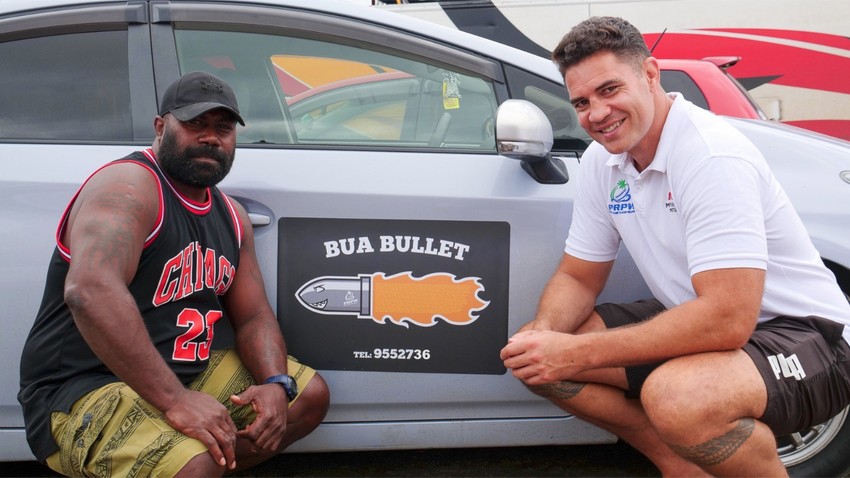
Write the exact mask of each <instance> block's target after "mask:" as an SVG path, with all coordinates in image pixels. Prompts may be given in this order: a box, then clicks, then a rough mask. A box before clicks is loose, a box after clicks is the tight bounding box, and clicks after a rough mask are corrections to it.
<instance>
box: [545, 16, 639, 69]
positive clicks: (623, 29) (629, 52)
mask: <svg viewBox="0 0 850 478" xmlns="http://www.w3.org/2000/svg"><path fill="white" fill-rule="evenodd" d="M603 51H608V52H611V53H613V54H614V55H616V56H617V58H619V59H621V60H624V61H630V62H632V63H633V64H634V65H635V66H636V67H637V66H639V65H640V64H641V63H643V60H645V59H646V58H647V57H649V48H647V47H646V41H645V40H644V39H643V36H642V35H641V33H640V31H638V29H637V28H635V26H634V25H632V24H631V23H629V22H627V21H626V20H623V19H622V18H619V17H590V18H588V19H587V20H585V21H583V22H581V23H579V24H578V25H576V26H574V27H573V28H572V30H570V31H569V33H567V34H566V35H564V38H562V39H561V42H560V43H558V46H556V47H555V50H554V51H552V61H554V62H555V64H556V65H558V70H559V71H560V72H561V76H564V74H565V73H566V72H567V70H568V69H569V68H570V67H572V66H575V65H576V64H578V63H580V62H581V61H583V60H584V59H586V58H588V57H590V56H593V55H595V54H596V53H599V52H603Z"/></svg>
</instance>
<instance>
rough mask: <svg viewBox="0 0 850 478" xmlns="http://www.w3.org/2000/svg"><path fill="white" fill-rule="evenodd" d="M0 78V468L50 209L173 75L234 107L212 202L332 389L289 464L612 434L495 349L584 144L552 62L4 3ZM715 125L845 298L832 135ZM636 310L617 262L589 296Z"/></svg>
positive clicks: (194, 17) (199, 14)
mask: <svg viewBox="0 0 850 478" xmlns="http://www.w3.org/2000/svg"><path fill="white" fill-rule="evenodd" d="M0 65H2V67H1V68H0V159H2V162H3V164H4V165H5V168H4V173H3V174H2V175H0V192H2V197H3V198H5V200H6V206H5V207H4V208H3V209H2V212H0V259H2V264H3V265H2V267H3V272H4V273H3V274H2V276H0V291H2V292H0V294H2V297H0V303H2V304H3V314H2V319H0V320H2V333H1V334H0V358H2V361H3V362H4V363H6V364H7V365H6V366H5V367H3V368H2V369H0V385H2V386H0V460H7V461H8V460H28V459H31V458H32V455H31V453H30V451H29V449H28V447H27V445H26V442H25V439H24V432H23V425H24V424H23V418H22V416H21V410H20V407H19V405H18V402H17V399H16V392H17V390H18V374H19V357H20V352H21V348H22V345H23V342H24V338H25V336H26V334H27V332H28V331H29V328H30V326H31V324H32V321H33V318H34V316H35V313H36V310H37V309H38V306H39V303H40V300H41V294H42V290H43V283H44V279H45V274H46V269H47V263H48V259H49V257H50V254H51V250H52V248H53V247H54V236H55V231H56V227H57V221H58V219H59V217H60V215H61V213H62V211H63V208H64V207H65V205H66V204H67V202H68V200H69V199H70V198H71V196H72V195H73V194H74V192H75V191H76V189H77V188H78V187H79V185H80V184H81V183H82V181H84V180H85V179H86V177H87V176H88V175H89V174H91V173H92V172H93V171H94V170H95V169H96V168H97V167H99V166H100V165H102V164H104V163H106V162H108V161H110V160H113V159H116V158H120V157H123V156H124V155H126V154H127V153H129V152H131V151H133V150H136V149H142V148H144V147H146V146H148V145H149V144H150V143H151V141H152V139H153V136H154V135H153V128H152V123H153V117H154V115H155V114H156V110H157V108H156V105H157V101H158V97H159V95H161V94H162V92H163V90H164V88H165V86H166V85H168V84H169V83H170V82H171V81H173V80H174V79H175V78H177V77H178V76H179V75H180V74H181V73H184V72H188V71H193V70H205V71H210V72H213V73H215V74H217V75H219V76H221V77H223V78H225V79H226V80H227V81H228V82H230V83H231V84H232V85H233V86H234V89H235V91H236V92H237V96H238V99H239V103H240V107H241V110H242V116H243V117H244V118H245V120H246V123H247V124H246V126H245V127H244V128H241V129H240V132H239V151H238V152H237V160H236V163H235V165H234V167H233V170H232V171H231V173H230V175H229V176H228V177H227V178H226V180H225V181H224V182H223V183H222V188H223V189H224V190H225V191H226V192H227V193H229V194H230V195H232V196H234V197H235V198H237V199H238V200H240V201H241V202H242V204H244V206H245V207H246V208H247V209H248V211H249V213H250V215H251V219H252V222H253V225H254V228H255V231H256V246H257V254H258V256H259V258H260V261H261V264H262V271H263V274H264V278H265V282H266V287H267V289H268V295H269V297H270V299H271V301H272V305H273V306H274V307H275V308H276V310H277V313H278V317H279V320H280V324H281V327H282V329H283V331H284V333H285V336H286V339H287V343H288V345H289V349H290V352H291V353H292V354H293V355H295V356H296V357H298V358H299V359H300V360H302V361H304V362H306V363H309V364H310V365H312V366H314V367H316V368H317V369H319V370H320V371H321V373H322V375H323V376H324V377H325V378H326V380H327V381H328V383H329V386H330V388H331V395H332V403H331V409H330V412H329V414H328V415H327V419H326V420H325V422H324V423H323V424H322V425H321V426H320V427H319V428H318V429H317V430H316V431H315V432H314V433H313V434H311V435H309V436H308V437H307V438H305V439H303V440H301V441H299V442H297V443H296V444H295V445H293V446H292V447H291V448H290V449H289V450H291V451H293V452H298V451H342V450H375V449H411V448H434V447H441V448H448V447H501V446H522V445H552V444H590V443H611V442H614V441H616V437H615V436H613V435H611V434H610V433H608V432H605V431H603V430H601V429H599V428H596V427H594V426H592V425H590V424H588V423H586V422H583V421H581V420H579V419H577V418H575V417H572V416H570V415H568V414H565V413H564V412H563V411H561V410H560V409H558V408H556V407H554V406H553V405H552V404H551V403H549V402H548V401H546V400H544V399H542V398H540V397H537V396H535V395H533V394H532V393H530V392H529V391H528V390H526V389H525V388H524V386H523V385H522V384H521V383H520V382H519V381H517V380H516V379H514V378H513V377H512V376H511V375H510V374H509V373H508V372H507V371H506V370H505V368H504V367H503V366H502V363H501V361H500V360H499V354H498V351H499V350H500V349H501V347H502V346H503V345H504V343H505V342H506V341H507V338H508V337H509V335H510V334H512V333H513V332H514V331H516V330H517V329H518V328H519V327H520V326H521V325H522V324H524V323H525V322H527V321H528V320H530V319H531V318H533V316H534V313H535V309H536V305H537V301H538V298H539V295H540V293H541V291H542V288H543V286H544V284H545V283H546V281H547V280H548V278H549V276H550V275H551V273H552V272H553V270H554V268H555V266H556V264H557V263H558V261H559V258H560V256H561V254H562V250H563V241H564V238H565V237H566V234H567V229H568V226H569V224H570V219H571V214H572V200H573V197H574V194H575V191H576V183H575V179H574V178H576V177H577V174H576V173H577V168H578V167H579V160H580V157H581V153H582V151H583V150H584V148H585V147H586V145H587V142H588V139H587V137H586V135H585V134H584V132H583V131H581V129H580V127H579V125H578V122H577V120H576V117H575V114H574V112H573V111H572V109H571V107H570V106H569V102H568V100H567V96H566V93H565V91H564V88H563V82H562V79H561V78H559V75H558V73H557V71H556V68H555V67H554V66H553V65H552V64H551V63H550V62H549V61H547V60H545V59H542V58H539V57H536V56H534V55H531V54H527V53H524V52H521V51H519V50H515V49H512V48H510V47H507V46H504V45H500V44H497V43H494V42H490V41H487V40H484V39H481V38H478V37H474V36H470V35H467V34H464V33H462V32H459V31H456V30H451V29H445V28H442V27H439V26H436V25H434V24H430V23H425V22H421V21H417V20H415V19H412V18H408V17H403V16H401V15H398V14H395V13H391V12H386V11H380V10H378V9H373V8H368V7H360V6H357V5H354V4H352V3H351V2H341V3H331V2H324V1H314V2H302V1H298V0H253V1H250V2H249V1H241V0H229V1H226V2H224V1H222V2H204V1H193V0H184V1H171V2H169V1H144V0H134V1H125V2H122V1H115V0H3V1H2V2H0ZM507 100H512V101H511V102H509V103H506V101H507ZM501 105H503V107H502V108H500V106H501ZM532 105H533V106H532ZM541 112H542V114H539V113H541ZM730 121H731V122H733V124H734V125H735V126H736V127H738V128H740V129H741V130H742V131H743V132H744V133H745V134H746V135H747V136H749V137H750V138H751V139H752V140H753V141H754V142H755V143H756V144H757V145H758V146H759V147H760V148H762V150H763V151H764V153H765V155H766V156H767V157H768V159H769V161H770V163H771V165H772V167H773V168H774V171H775V173H776V174H777V176H778V177H779V178H780V180H781V181H782V183H783V185H784V186H785V188H786V190H787V191H788V194H789V195H790V197H791V199H792V200H793V202H794V204H795V205H796V207H797V209H798V210H799V212H800V214H801V215H802V217H803V219H804V221H805V223H806V225H807V227H808V228H809V232H810V233H811V236H812V238H813V240H814V242H815V245H816V246H817V247H818V249H819V250H820V252H821V254H822V256H823V258H824V261H825V262H826V263H827V264H828V265H829V267H830V268H831V269H832V270H833V271H835V273H836V275H837V277H838V279H839V281H840V282H841V285H842V288H843V289H844V290H845V291H848V290H850V272H848V271H850V241H848V239H847V224H848V220H847V217H848V216H847V212H846V205H847V204H850V144H848V143H846V142H841V141H838V140H834V139H830V138H826V137H819V136H815V135H813V134H809V133H806V132H804V131H802V130H795V129H791V128H788V127H783V126H782V125H779V124H772V123H768V122H765V121H758V120H733V119H730ZM497 145H498V148H497ZM499 151H501V152H502V153H503V154H499ZM647 295H648V290H647V288H646V286H645V284H643V282H642V280H641V279H640V276H639V274H638V273H637V270H636V269H635V267H634V265H633V264H632V263H631V262H630V259H629V257H628V255H627V254H626V253H625V251H623V254H622V257H621V258H620V260H618V261H617V265H616V267H615V270H614V273H613V276H612V279H611V281H610V283H609V284H608V286H607V288H606V289H605V291H604V293H603V296H602V297H601V300H616V301H628V300H634V299H639V298H643V297H645V296H647ZM120 319H121V318H120V317H116V320H120ZM230 339H231V337H229V335H228V333H227V330H217V334H216V340H217V344H226V343H227V341H228V340H230ZM848 433H850V426H848V425H846V422H845V414H841V415H839V416H838V417H836V418H834V419H832V420H831V421H829V422H827V423H826V424H824V425H823V426H821V427H816V428H814V429H812V430H811V431H809V432H807V433H802V434H798V435H795V436H793V437H783V438H781V439H780V441H779V442H778V443H779V447H780V451H781V453H782V456H783V459H784V460H785V462H786V464H787V465H788V466H790V467H792V468H791V471H792V473H802V474H816V475H827V474H836V473H840V472H841V471H843V470H844V469H846V468H847V467H848V465H850V459H848V457H847V456H846V454H845V453H844V449H845V448H846V446H847V443H848V436H847V435H848Z"/></svg>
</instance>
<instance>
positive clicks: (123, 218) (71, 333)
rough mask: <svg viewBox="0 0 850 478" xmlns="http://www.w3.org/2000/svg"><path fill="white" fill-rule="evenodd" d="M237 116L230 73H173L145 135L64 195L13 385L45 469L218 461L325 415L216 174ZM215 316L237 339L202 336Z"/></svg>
mask: <svg viewBox="0 0 850 478" xmlns="http://www.w3.org/2000/svg"><path fill="white" fill-rule="evenodd" d="M237 122H238V123H240V124H242V125H244V121H243V119H242V117H241V116H240V114H239V107H238V105H237V103H236V98H235V96H234V94H233V91H232V89H231V88H230V86H229V85H227V84H226V83H225V82H224V81H222V80H221V79H219V78H216V77H215V76H213V75H210V74H208V73H202V72H194V73H189V74H187V75H185V76H183V77H182V78H180V79H179V80H177V81H176V82H175V83H173V84H172V85H171V86H169V88H168V89H167V90H166V91H165V94H164V96H163V99H162V104H161V107H160V110H159V116H157V117H156V118H155V120H154V129H155V132H156V138H155V140H154V143H153V145H152V146H151V147H150V148H148V149H146V150H144V151H137V152H134V153H132V154H130V155H129V156H127V157H125V158H123V159H119V160H117V161H114V162H111V163H109V164H107V165H106V166H104V167H102V168H100V169H99V170H98V171H96V172H95V173H94V174H92V176H91V177H89V179H88V180H87V181H86V182H85V183H84V184H83V185H82V187H81V188H80V190H79V191H78V192H77V194H76V195H75V196H74V198H73V199H72V200H71V203H70V205H69V206H68V208H67V209H66V212H65V214H64V216H63V217H62V219H61V221H60V223H59V229H58V231H57V234H56V239H57V247H56V248H55V250H54V253H53V257H52V259H51V262H50V267H49V269H48V276H47V283H46V286H45V293H44V299H43V301H42V305H41V308H40V310H39V312H38V315H37V317H36V320H35V323H34V325H33V328H32V330H31V332H30V335H29V337H28V339H27V342H26V344H25V346H24V351H23V356H22V359H21V390H20V392H19V394H18V398H19V400H20V402H21V404H22V406H23V409H24V418H25V421H26V428H27V439H28V441H29V444H30V447H31V448H32V450H33V453H34V454H35V455H36V457H37V458H38V459H39V460H40V461H42V462H43V463H46V464H47V465H48V466H49V467H50V468H52V469H53V470H56V471H58V472H60V473H63V474H66V475H83V474H84V475H87V476H220V475H222V474H224V473H225V472H228V471H232V470H234V469H236V468H237V466H238V467H239V468H246V467H249V466H251V465H254V464H256V463H259V462H260V461H263V460H264V459H267V458H269V457H271V456H273V455H274V454H276V453H278V452H280V451H281V450H283V449H284V448H285V447H286V446H288V445H289V444H291V443H292V442H294V441H296V440H298V439H300V438H302V437H304V436H306V435H307V434H308V433H310V432H311V431H313V430H314V429H315V428H316V427H317V426H318V425H319V423H320V422H321V421H322V419H323V418H324V416H325V413H326V412H327V407H328V400H329V399H328V390H327V386H326V385H325V383H324V381H323V380H322V378H321V377H320V376H319V375H318V374H316V373H315V371H314V370H312V369H311V368H309V367H306V366H304V365H302V364H299V363H298V362H297V361H295V360H294V359H292V358H291V357H288V356H287V353H286V345H285V343H284V340H283V337H282V335H281V332H280V328H279V326H278V322H277V319H276V317H275V315H274V312H273V311H272V309H271V307H270V305H269V303H268V299H267V297H266V295H265V288H264V286H263V280H262V277H261V274H260V269H259V266H258V264H257V258H256V256H255V253H254V237H253V231H252V229H251V226H250V222H249V219H248V215H247V213H246V211H245V210H244V209H243V208H242V206H240V205H239V204H238V203H236V202H235V201H233V200H232V199H230V198H229V197H227V196H226V195H225V194H223V193H222V192H221V191H219V190H218V188H217V187H216V184H217V183H218V182H219V181H221V180H222V179H223V178H224V177H225V176H226V175H227V173H228V171H229V170H230V167H231V165H232V164H233V158H234V154H235V149H236V123H237ZM222 319H227V320H229V321H230V323H231V325H232V326H233V330H234V337H235V339H234V341H235V347H234V348H233V349H225V350H211V344H212V340H213V330H214V325H215V323H216V322H218V321H219V320H222Z"/></svg>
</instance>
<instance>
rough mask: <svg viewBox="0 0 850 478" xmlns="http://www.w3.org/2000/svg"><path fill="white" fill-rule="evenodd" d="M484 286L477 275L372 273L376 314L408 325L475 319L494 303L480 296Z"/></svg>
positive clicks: (459, 322)
mask: <svg viewBox="0 0 850 478" xmlns="http://www.w3.org/2000/svg"><path fill="white" fill-rule="evenodd" d="M483 290H484V286H482V285H481V283H480V282H479V281H478V278H477V277H472V278H465V279H460V280H456V279H455V276H454V275H452V274H447V273H444V272H438V273H434V274H429V275H427V276H425V277H422V278H418V279H417V278H415V277H413V276H412V275H410V273H402V274H396V275H394V276H390V277H386V276H385V275H384V274H383V273H377V274H375V275H373V276H372V318H373V319H374V320H375V321H376V322H379V323H384V321H385V320H389V321H390V322H392V323H394V324H398V325H403V326H405V327H406V326H407V324H406V323H407V322H409V323H412V324H415V325H419V326H422V327H430V326H432V325H434V324H436V323H437V319H443V320H445V321H446V322H448V323H450V324H453V325H466V324H470V323H472V322H474V321H475V320H476V319H477V318H478V315H476V312H479V311H481V310H483V309H484V308H485V307H487V305H488V304H489V303H490V302H489V301H483V300H481V299H480V298H479V297H478V293H479V292H481V291H483Z"/></svg>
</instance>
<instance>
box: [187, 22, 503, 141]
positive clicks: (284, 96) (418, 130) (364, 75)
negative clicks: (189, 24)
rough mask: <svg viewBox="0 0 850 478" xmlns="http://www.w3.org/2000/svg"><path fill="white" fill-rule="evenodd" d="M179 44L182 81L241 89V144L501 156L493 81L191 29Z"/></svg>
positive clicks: (329, 46)
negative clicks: (216, 79)
mask: <svg viewBox="0 0 850 478" xmlns="http://www.w3.org/2000/svg"><path fill="white" fill-rule="evenodd" d="M175 38H176V41H177V52H178V61H179V66H180V70H181V73H185V72H188V71H193V70H204V71H209V72H210V73H213V74H216V75H218V76H220V77H222V78H223V79H225V80H226V81H228V82H229V83H230V84H231V85H233V87H234V91H235V92H236V96H237V99H238V101H239V106H240V112H241V113H242V116H243V118H245V121H246V126H245V128H241V129H240V134H239V141H240V142H241V143H274V144H294V145H330V146H377V147H383V146H389V147H393V148H398V147H411V148H417V147H431V148H453V149H458V148H460V149H471V150H488V151H492V150H494V149H495V141H494V139H493V133H494V126H493V117H494V115H495V111H496V106H497V102H496V95H495V93H494V88H493V85H492V83H491V82H490V81H489V80H485V79H483V78H478V77H475V76H471V75H470V74H468V73H461V72H459V71H453V70H451V69H447V68H445V67H443V66H439V65H436V64H429V63H426V62H424V61H423V60H421V59H418V58H408V57H406V56H404V55H401V54H393V53H387V50H386V48H383V49H382V50H381V51H377V50H372V49H369V48H368V47H365V46H351V45H346V44H342V43H334V42H331V41H325V40H316V39H307V38H298V37H291V36H285V35H272V34H265V33H247V32H228V31H204V30H187V29H178V30H175Z"/></svg>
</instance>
